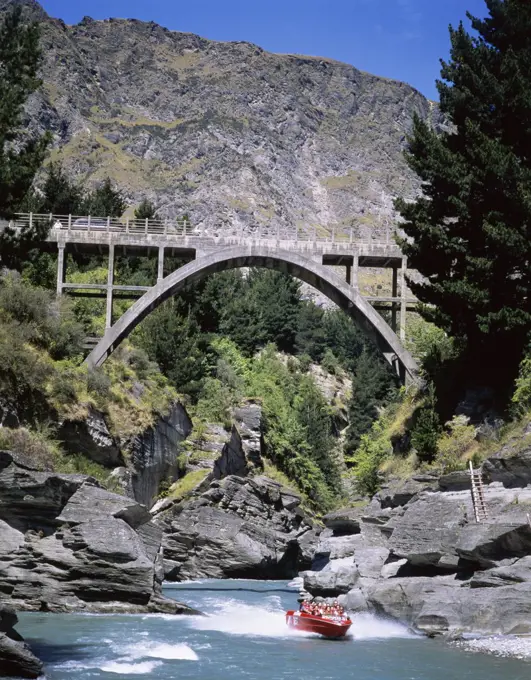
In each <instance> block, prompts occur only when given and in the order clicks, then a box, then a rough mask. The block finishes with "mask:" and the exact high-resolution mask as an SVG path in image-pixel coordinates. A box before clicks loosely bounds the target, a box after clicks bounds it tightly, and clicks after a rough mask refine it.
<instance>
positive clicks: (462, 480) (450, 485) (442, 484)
mask: <svg viewBox="0 0 531 680" xmlns="http://www.w3.org/2000/svg"><path fill="white" fill-rule="evenodd" d="M471 488H472V487H471V482H470V473H469V472H468V471H467V470H456V471H455V472H449V473H448V474H446V475H442V476H441V477H439V489H440V490H441V491H465V490H470V489H471Z"/></svg>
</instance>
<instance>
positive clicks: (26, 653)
mask: <svg viewBox="0 0 531 680" xmlns="http://www.w3.org/2000/svg"><path fill="white" fill-rule="evenodd" d="M17 621H18V617H17V615H16V613H15V610H14V608H13V607H11V606H10V605H7V604H4V603H1V602H0V677H17V678H38V677H39V676H41V675H42V671H43V665H42V662H41V661H39V659H37V657H36V656H35V655H34V654H33V652H32V651H31V649H30V648H29V647H28V645H26V644H25V642H24V640H23V639H22V637H21V636H20V635H19V634H18V633H17V631H16V630H15V629H14V626H15V624H16V623H17Z"/></svg>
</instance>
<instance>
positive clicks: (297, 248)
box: [14, 215, 418, 382]
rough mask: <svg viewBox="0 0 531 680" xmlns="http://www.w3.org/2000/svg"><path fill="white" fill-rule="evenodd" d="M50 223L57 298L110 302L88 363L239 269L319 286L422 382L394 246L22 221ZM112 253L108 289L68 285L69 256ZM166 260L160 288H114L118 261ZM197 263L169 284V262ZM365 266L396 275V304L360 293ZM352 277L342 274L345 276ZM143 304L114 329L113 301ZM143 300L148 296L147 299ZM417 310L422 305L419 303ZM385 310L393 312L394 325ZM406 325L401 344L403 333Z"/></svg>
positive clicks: (107, 223)
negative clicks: (175, 301) (189, 290)
mask: <svg viewBox="0 0 531 680" xmlns="http://www.w3.org/2000/svg"><path fill="white" fill-rule="evenodd" d="M36 219H40V220H49V222H50V225H51V228H50V232H49V235H48V238H47V241H46V243H43V246H42V247H43V248H44V249H46V248H47V249H49V250H56V251H57V253H58V257H57V294H58V295H61V294H63V293H75V294H76V295H83V294H85V295H88V296H91V297H106V300H107V314H106V331H105V334H104V337H103V338H101V339H99V341H98V342H97V344H96V345H95V346H93V347H92V350H91V352H90V354H89V355H88V357H87V359H86V362H87V363H88V364H89V365H90V366H94V367H95V366H101V364H103V362H104V361H105V360H106V359H107V357H109V356H110V354H112V352H113V351H114V350H115V349H116V348H117V347H118V346H119V344H120V343H121V342H122V341H123V340H124V339H125V338H126V337H127V336H128V335H129V334H130V333H131V331H132V330H133V329H134V328H135V326H137V325H138V324H139V323H140V322H141V321H142V320H143V319H144V318H145V317H146V316H147V315H148V314H150V312H152V311H153V310H154V309H156V308H157V307H158V306H159V305H160V304H161V303H162V302H164V301H165V300H167V299H168V298H170V297H171V296H172V295H175V294H176V293H178V292H179V291H180V290H182V289H183V288H184V287H185V286H186V285H188V284H190V283H194V282H196V281H199V280H200V279H202V278H204V277H206V276H208V275H210V274H212V273H215V272H220V271H225V270H227V269H234V268H239V267H267V268H270V269H275V270H277V271H281V272H284V273H286V274H289V275H291V276H294V277H296V278H298V279H300V280H301V281H304V282H305V283H307V284H309V285H311V286H312V287H314V288H315V289H317V290H318V291H320V292H321V293H323V294H324V295H325V296H326V297H328V298H329V299H330V300H332V301H333V302H334V303H336V304H337V305H338V306H339V307H340V308H342V309H343V310H344V311H345V312H347V314H349V316H351V317H352V318H353V320H354V321H355V322H356V323H357V324H358V325H359V326H360V327H361V328H362V330H363V331H364V332H365V333H366V335H367V336H368V337H369V338H370V339H371V340H372V341H373V342H374V343H375V344H376V346H377V347H378V348H379V350H380V351H381V352H382V354H383V355H384V357H385V358H386V359H387V361H388V362H389V363H390V364H391V365H392V366H393V367H394V369H395V370H396V372H397V374H398V375H399V376H400V378H401V379H402V380H403V381H404V382H411V381H413V382H417V381H418V367H417V365H416V362H415V361H414V359H413V357H412V356H411V354H410V353H409V352H408V351H407V350H406V349H405V347H404V345H403V341H404V339H405V323H406V311H407V309H408V306H409V305H410V304H411V303H412V301H411V300H408V298H407V288H406V284H405V272H406V267H407V261H406V258H405V257H404V256H403V254H402V253H401V251H400V250H399V248H398V246H396V244H394V243H389V242H387V243H375V242H372V241H371V242H362V241H359V240H356V239H355V238H354V237H353V234H352V233H350V236H348V235H345V234H344V233H342V234H337V235H336V234H335V233H334V232H333V231H332V232H326V231H324V230H323V231H321V232H320V233H319V234H317V233H316V231H315V230H314V231H313V232H311V233H309V232H308V231H306V230H303V229H301V228H294V229H293V230H290V231H289V232H286V233H284V232H282V233H281V232H278V231H277V233H275V234H271V233H268V232H267V231H258V232H255V233H254V234H245V235H244V234H242V233H239V232H237V233H234V232H233V233H231V232H230V230H229V231H227V228H226V227H224V228H223V229H220V230H219V233H214V234H205V233H204V232H203V233H200V232H197V231H195V230H191V229H190V225H189V223H179V222H167V221H166V222H158V221H154V220H142V221H141V222H140V221H136V222H135V221H128V220H127V221H122V220H111V219H110V218H104V219H98V218H91V217H83V218H72V217H71V216H52V215H46V216H35V215H19V216H18V217H17V220H16V221H15V222H14V224H15V226H19V227H23V226H24V225H27V224H28V222H31V221H32V220H36ZM75 251H76V252H77V251H78V252H89V253H90V252H100V253H105V252H107V253H108V277H107V283H106V284H79V283H70V282H68V281H66V280H65V272H66V255H67V253H68V252H75ZM153 252H155V253H157V254H158V277H157V282H156V284H155V285H154V286H152V287H144V286H125V285H117V284H115V282H114V263H115V255H116V254H125V255H141V254H147V255H149V254H150V253H153ZM168 255H171V256H178V257H180V258H183V259H187V260H189V261H188V262H187V264H184V265H183V266H182V267H180V268H179V269H177V270H175V271H173V272H171V273H170V274H169V275H168V276H166V277H164V262H165V257H166V256H168ZM361 267H371V268H390V269H392V293H391V296H390V297H377V298H371V297H367V296H363V295H361V294H360V291H359V285H358V272H359V269H360V268H361ZM339 268H341V271H342V272H343V271H344V272H345V275H344V276H339V275H338V273H337V272H338V270H339ZM116 293H119V294H120V295H121V296H122V297H123V296H128V297H136V298H137V299H136V301H135V303H134V304H133V305H132V306H131V307H130V308H129V309H128V310H127V312H125V314H123V315H122V316H121V317H120V318H119V319H118V320H117V321H116V322H115V323H114V324H113V314H112V313H113V298H114V296H115V294H116ZM139 296H141V297H139ZM413 303H414V301H413ZM377 307H379V308H381V309H382V308H383V309H389V310H390V311H391V325H389V324H388V323H387V322H386V321H385V320H384V318H383V317H382V316H381V315H380V314H379V313H378V311H377ZM398 315H399V318H400V338H399V337H398V335H397V334H396V329H397V316H398Z"/></svg>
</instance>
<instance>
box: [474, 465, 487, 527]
mask: <svg viewBox="0 0 531 680" xmlns="http://www.w3.org/2000/svg"><path fill="white" fill-rule="evenodd" d="M469 467H470V481H471V483H472V504H473V506H474V514H475V516H476V522H484V521H485V520H487V519H488V513H487V504H486V503H485V492H484V490H483V479H482V478H481V468H480V469H479V470H474V468H473V466H472V461H470V462H469Z"/></svg>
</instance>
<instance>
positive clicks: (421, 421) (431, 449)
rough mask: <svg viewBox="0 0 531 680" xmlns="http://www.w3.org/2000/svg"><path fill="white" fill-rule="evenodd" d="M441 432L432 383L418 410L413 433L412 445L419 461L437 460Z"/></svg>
mask: <svg viewBox="0 0 531 680" xmlns="http://www.w3.org/2000/svg"><path fill="white" fill-rule="evenodd" d="M441 431H442V428H441V423H440V420H439V415H438V413H437V397H436V396H435V386H434V385H433V383H430V384H429V385H428V389H427V392H426V397H425V399H424V402H423V403H422V405H421V406H420V407H419V408H418V409H417V413H416V419H415V425H414V427H413V430H412V432H411V444H412V446H413V448H414V449H415V450H416V451H417V456H418V458H419V460H422V461H427V462H431V461H432V460H433V459H434V458H435V456H436V454H437V442H438V439H439V436H440V434H441Z"/></svg>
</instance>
